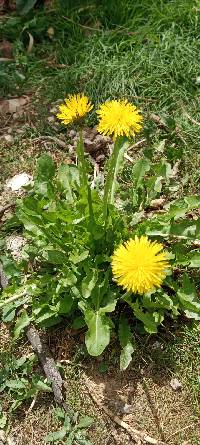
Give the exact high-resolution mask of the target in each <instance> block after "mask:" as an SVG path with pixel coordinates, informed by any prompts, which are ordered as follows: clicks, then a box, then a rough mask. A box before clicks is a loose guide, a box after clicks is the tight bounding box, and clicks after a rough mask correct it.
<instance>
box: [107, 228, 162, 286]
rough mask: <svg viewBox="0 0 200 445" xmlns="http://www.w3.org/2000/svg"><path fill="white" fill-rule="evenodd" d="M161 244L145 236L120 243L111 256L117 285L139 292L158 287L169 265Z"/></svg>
mask: <svg viewBox="0 0 200 445" xmlns="http://www.w3.org/2000/svg"><path fill="white" fill-rule="evenodd" d="M162 249H163V245H162V244H160V243H157V242H156V241H154V242H151V241H150V240H149V239H148V238H147V237H146V236H141V238H138V237H137V236H136V237H135V239H130V240H129V241H127V242H126V243H125V245H123V244H122V245H120V246H119V247H118V248H117V249H116V250H115V252H114V254H113V257H112V271H113V275H114V277H115V280H116V281H117V283H118V284H119V285H121V286H122V287H123V288H124V289H126V290H128V291H132V292H134V293H136V292H138V293H139V294H144V293H146V292H150V291H152V290H153V289H154V288H156V287H160V286H161V284H162V281H163V279H164V278H165V276H166V269H167V268H168V267H169V263H168V261H167V256H166V254H165V252H161V251H162Z"/></svg>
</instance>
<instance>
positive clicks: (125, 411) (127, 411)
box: [121, 403, 133, 414]
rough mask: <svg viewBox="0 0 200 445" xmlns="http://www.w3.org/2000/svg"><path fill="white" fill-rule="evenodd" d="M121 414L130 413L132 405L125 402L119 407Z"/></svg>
mask: <svg viewBox="0 0 200 445" xmlns="http://www.w3.org/2000/svg"><path fill="white" fill-rule="evenodd" d="M121 412H122V414H131V413H132V412H133V405H128V404H127V403H125V405H124V406H123V407H122V409H121Z"/></svg>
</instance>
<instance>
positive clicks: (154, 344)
mask: <svg viewBox="0 0 200 445" xmlns="http://www.w3.org/2000/svg"><path fill="white" fill-rule="evenodd" d="M151 348H152V349H154V350H156V349H163V345H161V343H160V342H159V341H155V342H154V343H153V344H152V345H151Z"/></svg>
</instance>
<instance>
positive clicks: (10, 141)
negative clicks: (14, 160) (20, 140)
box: [4, 134, 14, 144]
mask: <svg viewBox="0 0 200 445" xmlns="http://www.w3.org/2000/svg"><path fill="white" fill-rule="evenodd" d="M4 139H5V141H6V142H7V143H8V144H12V143H13V142H14V138H13V137H12V136H11V134H4Z"/></svg>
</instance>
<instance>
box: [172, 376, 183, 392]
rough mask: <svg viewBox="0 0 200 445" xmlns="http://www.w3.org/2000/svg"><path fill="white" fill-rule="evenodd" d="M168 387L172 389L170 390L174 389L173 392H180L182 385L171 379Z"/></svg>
mask: <svg viewBox="0 0 200 445" xmlns="http://www.w3.org/2000/svg"><path fill="white" fill-rule="evenodd" d="M170 386H171V387H172V389H174V391H180V389H182V387H183V385H182V383H181V382H179V380H178V379H176V378H175V379H171V382H170Z"/></svg>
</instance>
